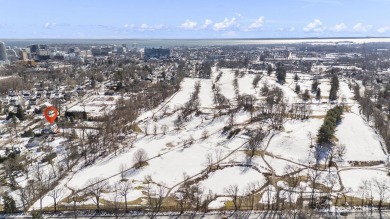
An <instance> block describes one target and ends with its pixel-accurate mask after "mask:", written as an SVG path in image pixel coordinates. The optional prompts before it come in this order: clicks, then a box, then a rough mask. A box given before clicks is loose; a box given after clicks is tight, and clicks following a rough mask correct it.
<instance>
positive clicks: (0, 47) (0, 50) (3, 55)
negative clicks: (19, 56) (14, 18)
mask: <svg viewBox="0 0 390 219" xmlns="http://www.w3.org/2000/svg"><path fill="white" fill-rule="evenodd" d="M0 61H4V62H5V61H7V52H6V50H5V44H4V43H3V42H0Z"/></svg>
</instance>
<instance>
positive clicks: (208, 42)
mask: <svg viewBox="0 0 390 219" xmlns="http://www.w3.org/2000/svg"><path fill="white" fill-rule="evenodd" d="M0 41H3V42H5V44H6V46H11V47H26V46H29V45H33V44H48V45H113V44H116V45H120V44H126V45H127V46H128V47H137V48H143V47H168V48H172V47H181V46H187V47H201V46H229V45H232V46H234V45H278V44H279V45H280V44H300V43H314V44H316V43H318V44H324V45H326V44H338V43H347V44H349V43H355V44H363V43H390V37H328V38H313V37H311V38H209V39H207V38H204V39H196V38H195V39H184V38H183V39H157V38H149V39H136V38H134V39H131V38H128V39H115V38H114V39H110V38H107V39H105V38H102V39H98V38H96V39H87V38H85V39H77V38H62V39H61V38H58V39H56V38H36V39H34V38H30V39H28V38H27V39H21V38H16V39H0Z"/></svg>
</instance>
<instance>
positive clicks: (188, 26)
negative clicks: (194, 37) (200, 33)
mask: <svg viewBox="0 0 390 219" xmlns="http://www.w3.org/2000/svg"><path fill="white" fill-rule="evenodd" d="M196 25H197V23H196V22H195V21H190V20H189V19H187V20H186V21H185V22H184V23H183V24H181V25H180V28H183V29H186V30H192V29H194V28H195V27H196Z"/></svg>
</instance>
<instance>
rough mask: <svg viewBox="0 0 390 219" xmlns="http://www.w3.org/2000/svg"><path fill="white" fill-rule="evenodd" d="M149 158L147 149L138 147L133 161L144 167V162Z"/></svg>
mask: <svg viewBox="0 0 390 219" xmlns="http://www.w3.org/2000/svg"><path fill="white" fill-rule="evenodd" d="M147 159H148V154H147V153H146V151H145V150H144V149H142V148H140V149H138V151H136V152H135V153H134V155H133V161H134V162H135V164H136V166H137V167H138V168H139V167H142V165H143V164H144V162H145V161H146V160H147Z"/></svg>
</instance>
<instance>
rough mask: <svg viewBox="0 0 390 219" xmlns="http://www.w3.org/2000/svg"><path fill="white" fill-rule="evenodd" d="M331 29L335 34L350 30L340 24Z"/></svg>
mask: <svg viewBox="0 0 390 219" xmlns="http://www.w3.org/2000/svg"><path fill="white" fill-rule="evenodd" d="M329 29H330V30H331V31H333V32H341V31H344V30H346V29H348V27H347V25H345V24H344V23H340V24H336V25H334V26H333V27H331V28H329Z"/></svg>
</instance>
